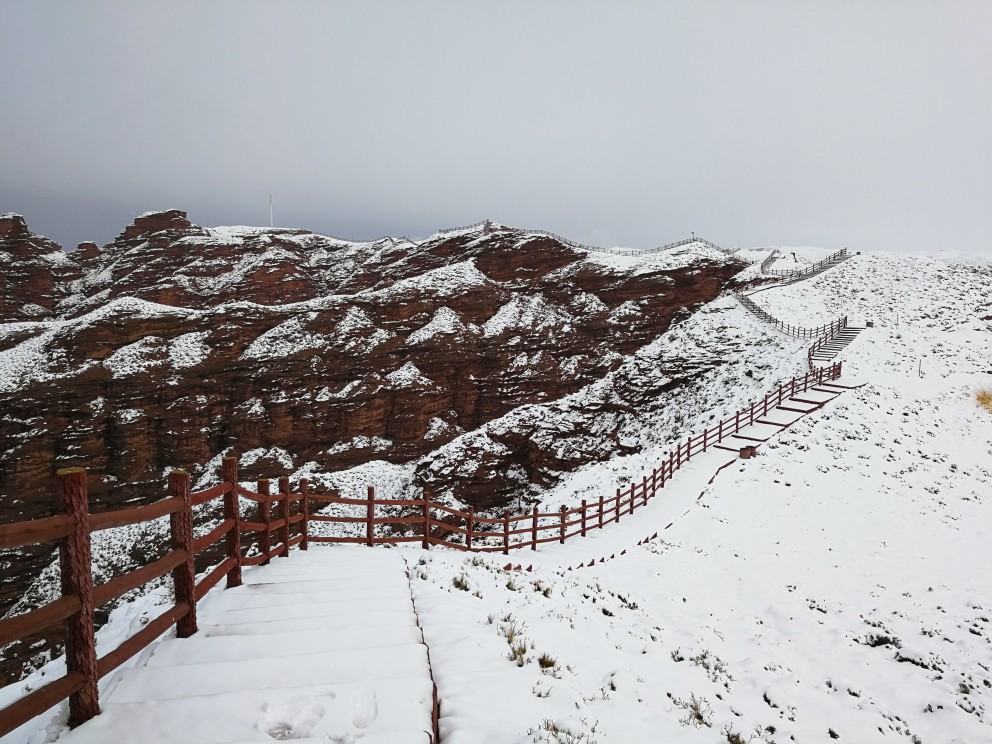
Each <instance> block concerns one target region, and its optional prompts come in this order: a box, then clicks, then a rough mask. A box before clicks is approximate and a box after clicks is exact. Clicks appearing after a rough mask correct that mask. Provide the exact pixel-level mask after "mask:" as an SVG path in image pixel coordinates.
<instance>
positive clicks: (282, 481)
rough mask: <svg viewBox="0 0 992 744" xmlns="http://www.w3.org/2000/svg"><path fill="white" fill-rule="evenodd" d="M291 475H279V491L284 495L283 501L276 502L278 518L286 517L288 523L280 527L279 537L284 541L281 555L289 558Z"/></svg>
mask: <svg viewBox="0 0 992 744" xmlns="http://www.w3.org/2000/svg"><path fill="white" fill-rule="evenodd" d="M290 492H291V489H290V487H289V476H288V475H281V476H279V493H280V495H282V496H283V499H282V501H278V502H276V519H285V520H286V523H285V524H284V525H283V526H282V527H280V528H279V539H280V540H281V541H282V550H281V551H280V553H279V555H281V556H282V557H283V558H289V494H290Z"/></svg>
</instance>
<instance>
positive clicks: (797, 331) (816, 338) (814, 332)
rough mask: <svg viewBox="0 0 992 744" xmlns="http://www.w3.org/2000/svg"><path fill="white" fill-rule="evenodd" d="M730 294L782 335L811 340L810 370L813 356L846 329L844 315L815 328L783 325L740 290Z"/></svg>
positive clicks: (808, 351)
mask: <svg viewBox="0 0 992 744" xmlns="http://www.w3.org/2000/svg"><path fill="white" fill-rule="evenodd" d="M731 293H732V294H733V295H734V297H736V298H737V300H738V301H739V302H740V303H741V304H742V305H743V306H744V307H746V308H747V309H748V310H750V311H751V312H752V313H753V314H754V315H756V316H757V317H759V318H760V319H761V320H763V321H765V322H766V323H770V324H771V325H773V326H775V327H776V328H777V329H778V330H780V331H782V332H783V333H787V334H789V335H790V336H795V337H796V338H812V339H813V344H812V345H811V346H810V347H809V349H807V350H806V363H807V365H808V366H809V368H810V369H813V368H814V364H813V355H814V354H816V352H818V351H819V350H820V349H822V348H823V347H824V346H825V345H826V344H827V343H828V342H830V341H832V340H833V339H835V338H837V336H838V335H840V332H841V331H843V330H844V329H845V328H847V316H846V315H845V316H843V317H841V318H838V319H837V320H834V321H832V322H830V323H824V324H823V325H821V326H817V327H816V328H806V327H804V326H794V325H791V324H789V323H784V322H783V321H781V320H779V319H778V318H776V317H775V316H773V315H772V314H771V313H769V312H768V311H767V310H765V309H764V308H762V307H761V306H760V305H758V304H757V303H756V302H755V301H754V300H752V299H751V298H750V297H748V296H747V295H746V294H744V292H743V291H742V290H741V289H739V288H735V289H732V290H731Z"/></svg>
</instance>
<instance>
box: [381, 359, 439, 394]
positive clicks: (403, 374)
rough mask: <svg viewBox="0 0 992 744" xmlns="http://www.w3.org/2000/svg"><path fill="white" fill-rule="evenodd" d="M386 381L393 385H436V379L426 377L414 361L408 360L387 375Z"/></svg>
mask: <svg viewBox="0 0 992 744" xmlns="http://www.w3.org/2000/svg"><path fill="white" fill-rule="evenodd" d="M386 382H388V383H389V385H390V386H391V387H396V388H405V387H414V386H423V387H434V381H433V380H431V379H429V378H427V377H424V375H423V373H422V372H421V371H420V369H418V367H417V365H416V364H414V363H413V362H407V363H406V364H404V365H403V366H402V367H400V368H399V369H396V370H393V371H392V372H390V373H389V374H388V375H386Z"/></svg>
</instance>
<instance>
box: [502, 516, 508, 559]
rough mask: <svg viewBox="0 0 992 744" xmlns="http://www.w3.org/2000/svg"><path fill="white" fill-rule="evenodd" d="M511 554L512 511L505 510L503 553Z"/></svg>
mask: <svg viewBox="0 0 992 744" xmlns="http://www.w3.org/2000/svg"><path fill="white" fill-rule="evenodd" d="M509 554H510V512H509V511H506V510H505V509H504V510H503V555H509Z"/></svg>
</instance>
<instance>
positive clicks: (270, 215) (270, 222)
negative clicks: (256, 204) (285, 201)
mask: <svg viewBox="0 0 992 744" xmlns="http://www.w3.org/2000/svg"><path fill="white" fill-rule="evenodd" d="M269 227H270V228H272V227H275V224H274V223H273V221H272V194H269Z"/></svg>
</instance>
